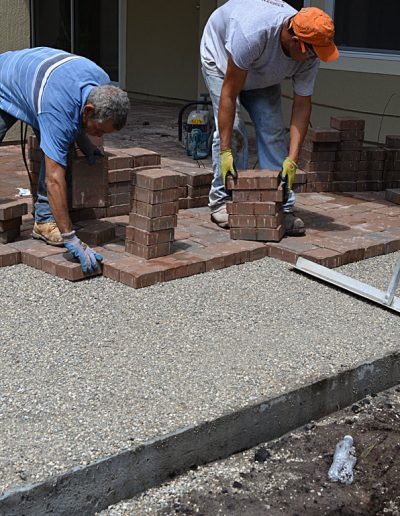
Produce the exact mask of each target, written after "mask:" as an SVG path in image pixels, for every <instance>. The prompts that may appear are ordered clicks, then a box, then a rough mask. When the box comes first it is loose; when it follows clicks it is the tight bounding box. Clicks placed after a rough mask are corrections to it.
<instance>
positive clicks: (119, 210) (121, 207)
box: [106, 203, 131, 217]
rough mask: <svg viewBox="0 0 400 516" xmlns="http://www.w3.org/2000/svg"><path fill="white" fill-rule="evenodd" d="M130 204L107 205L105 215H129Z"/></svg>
mask: <svg viewBox="0 0 400 516" xmlns="http://www.w3.org/2000/svg"><path fill="white" fill-rule="evenodd" d="M130 209H131V205H130V203H129V204H118V205H116V206H107V208H106V210H107V212H106V216H107V217H119V216H121V215H129V212H130Z"/></svg>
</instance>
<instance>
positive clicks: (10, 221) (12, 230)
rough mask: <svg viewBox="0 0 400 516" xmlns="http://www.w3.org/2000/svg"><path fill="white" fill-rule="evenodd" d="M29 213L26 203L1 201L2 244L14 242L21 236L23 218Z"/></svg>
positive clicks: (0, 233) (0, 237)
mask: <svg viewBox="0 0 400 516" xmlns="http://www.w3.org/2000/svg"><path fill="white" fill-rule="evenodd" d="M27 213H28V205H27V204H26V203H21V202H16V201H12V200H11V199H0V243H2V244H7V243H9V242H14V240H15V239H17V238H18V237H19V236H20V235H21V224H22V216H23V215H26V214H27Z"/></svg>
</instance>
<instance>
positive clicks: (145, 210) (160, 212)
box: [131, 201, 179, 218]
mask: <svg viewBox="0 0 400 516" xmlns="http://www.w3.org/2000/svg"><path fill="white" fill-rule="evenodd" d="M178 207H179V206H178V201H174V202H165V203H162V204H148V203H144V202H140V201H133V202H132V208H131V212H132V213H137V214H139V215H143V216H144V217H149V218H157V217H167V216H168V215H175V214H176V213H177V212H178Z"/></svg>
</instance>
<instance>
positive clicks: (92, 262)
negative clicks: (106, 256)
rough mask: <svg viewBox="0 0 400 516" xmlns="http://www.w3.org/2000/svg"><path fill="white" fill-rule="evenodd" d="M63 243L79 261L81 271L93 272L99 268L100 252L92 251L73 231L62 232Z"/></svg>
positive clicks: (101, 258)
mask: <svg viewBox="0 0 400 516" xmlns="http://www.w3.org/2000/svg"><path fill="white" fill-rule="evenodd" d="M61 236H62V237H63V239H64V245H65V247H66V248H67V249H68V251H69V252H70V253H71V254H72V255H73V256H74V257H75V258H78V260H79V261H80V262H81V267H82V270H83V272H94V271H97V269H98V268H99V265H98V263H97V262H98V261H99V262H101V261H102V260H103V257H102V256H101V254H99V253H96V251H93V249H91V248H90V247H89V246H88V245H86V244H84V243H83V242H81V241H80V240H79V238H78V237H77V236H76V234H75V231H71V232H70V233H62V234H61Z"/></svg>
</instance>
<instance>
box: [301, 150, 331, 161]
mask: <svg viewBox="0 0 400 516" xmlns="http://www.w3.org/2000/svg"><path fill="white" fill-rule="evenodd" d="M300 158H301V159H303V160H305V161H335V159H336V152H335V151H325V152H323V151H311V150H308V149H302V150H301V153H300Z"/></svg>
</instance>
